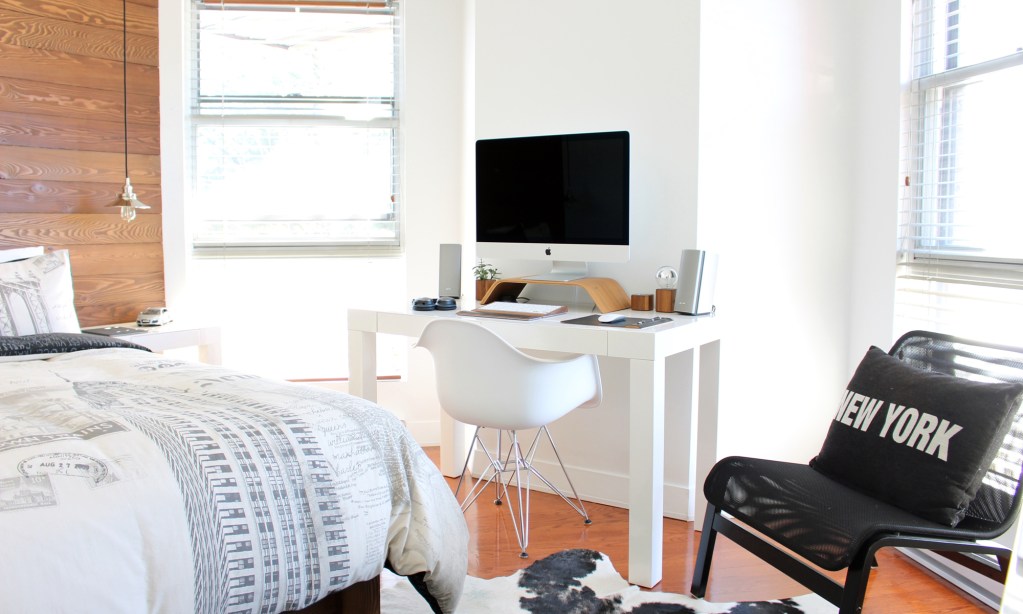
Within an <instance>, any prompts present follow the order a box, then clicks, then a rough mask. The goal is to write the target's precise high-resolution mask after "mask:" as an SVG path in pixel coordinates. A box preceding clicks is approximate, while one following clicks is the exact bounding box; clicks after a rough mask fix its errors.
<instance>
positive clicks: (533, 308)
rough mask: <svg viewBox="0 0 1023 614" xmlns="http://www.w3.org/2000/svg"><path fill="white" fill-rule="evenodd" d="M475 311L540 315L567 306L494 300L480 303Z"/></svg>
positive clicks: (565, 309)
mask: <svg viewBox="0 0 1023 614" xmlns="http://www.w3.org/2000/svg"><path fill="white" fill-rule="evenodd" d="M473 311H475V312H476V313H483V314H485V313H488V312H493V313H512V314H522V315H523V316H527V315H540V316H546V315H551V314H554V313H564V312H565V311H567V308H566V307H564V306H563V305H541V304H539V303H506V302H501V301H498V302H494V303H487V304H486V305H480V306H479V307H477V308H476V309H474V310H473Z"/></svg>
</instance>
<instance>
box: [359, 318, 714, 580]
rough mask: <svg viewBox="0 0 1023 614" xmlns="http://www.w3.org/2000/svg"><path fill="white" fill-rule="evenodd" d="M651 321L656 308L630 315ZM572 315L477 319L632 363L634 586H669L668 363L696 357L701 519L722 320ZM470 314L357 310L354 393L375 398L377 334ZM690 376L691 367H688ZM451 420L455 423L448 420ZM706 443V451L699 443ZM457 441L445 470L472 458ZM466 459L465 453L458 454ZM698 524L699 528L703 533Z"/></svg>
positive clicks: (512, 337)
mask: <svg viewBox="0 0 1023 614" xmlns="http://www.w3.org/2000/svg"><path fill="white" fill-rule="evenodd" d="M622 313H623V314H625V315H627V316H632V317H646V318H649V317H652V316H654V315H658V314H655V313H653V312H636V313H632V312H629V311H624V312H622ZM580 315H585V314H579V313H569V314H565V315H562V316H556V317H553V318H544V319H542V320H532V321H515V320H502V319H497V318H473V320H474V321H476V322H479V323H480V324H483V325H484V326H486V327H487V328H489V329H491V330H493V331H495V332H497V333H498V334H500V335H501V336H503V337H504V338H505V339H507V340H508V341H509V342H510V343H512V344H513V345H515V346H516V347H520V348H525V349H536V350H552V351H560V352H575V353H580V354H595V355H598V356H614V357H619V358H626V359H628V361H629V581H630V582H632V583H633V584H638V585H640V586H646V587H652V586H654V585H655V584H657V583H658V582H660V581H661V575H662V562H663V556H662V551H663V545H664V526H663V516H664V408H665V391H664V390H665V377H666V373H665V360H666V359H667V358H668V357H669V356H672V355H675V354H680V353H683V352H695V354H696V355H695V356H693V360H692V362H691V364H692V365H693V372H691V373H672V374H671V375H672V377H679V378H683V381H686V380H689V383H690V389H691V390H692V393H693V400H694V403H695V405H694V408H695V410H694V411H692V412H690V413H691V415H692V423H691V425H690V434H689V458H690V462H689V514H690V519H691V520H696V521H700V520H701V519H702V518H703V515H704V512H705V511H706V506H707V502H706V499H705V498H704V496H703V481H704V479H705V478H706V476H707V473H708V472H709V471H710V468H711V466H712V465H713V464H714V462H715V461H716V460H717V409H718V369H719V359H720V333H719V329H720V322H719V321H718V320H717V319H716V318H714V317H709V316H702V317H687V316H682V315H678V314H668V315H670V316H671V317H673V318H674V322H672V323H670V324H662V325H658V326H654V327H650V328H645V329H626V328H613V327H598V326H579V325H574V324H562V323H561V322H560V320H563V319H571V318H573V317H579V316H580ZM438 317H455V318H457V317H464V316H457V315H454V313H453V312H450V311H449V312H413V311H406V312H386V311H369V310H360V309H351V310H349V311H348V360H349V369H350V371H351V381H350V383H349V390H350V392H351V393H352V394H354V395H357V396H361V397H363V398H366V399H369V400H372V401H376V398H377V388H376V375H377V374H376V335H377V333H385V334H394V335H404V336H407V337H413V338H418V337H419V335H420V334H421V333H422V331H423V328H424V327H425V326H426V324H427V323H428V322H429V321H430V320H431V319H433V318H438ZM680 370H685V369H680ZM448 420H450V418H448ZM697 442H699V446H697ZM451 444H452V442H451V441H447V440H445V441H442V442H441V470H442V471H443V472H444V473H445V475H457V474H458V471H459V469H461V466H462V462H463V461H464V457H454V456H452V452H454V450H453V448H454V447H455V446H452V445H451ZM458 456H461V455H458ZM698 528H699V527H698Z"/></svg>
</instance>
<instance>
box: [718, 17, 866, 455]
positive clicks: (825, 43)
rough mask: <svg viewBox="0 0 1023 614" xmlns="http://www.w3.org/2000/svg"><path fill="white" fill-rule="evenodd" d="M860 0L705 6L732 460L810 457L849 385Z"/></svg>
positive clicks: (724, 404) (724, 439)
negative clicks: (854, 63)
mask: <svg viewBox="0 0 1023 614" xmlns="http://www.w3.org/2000/svg"><path fill="white" fill-rule="evenodd" d="M847 5H849V3H844V2H820V1H819V0H777V1H775V2H770V3H762V2H753V1H750V0H725V1H715V2H705V3H703V6H702V15H701V17H702V19H701V31H700V32H701V39H702V41H703V44H702V45H701V49H700V52H701V59H700V208H699V235H700V239H701V241H702V242H703V244H704V245H705V246H706V249H710V250H713V251H717V252H719V253H720V254H721V259H722V263H721V271H720V273H719V282H718V283H719V285H718V293H717V300H718V304H719V305H720V307H719V310H718V313H719V316H720V317H722V318H723V319H724V320H725V321H726V322H727V325H728V331H727V337H726V338H725V340H724V342H723V345H722V362H723V364H722V374H723V375H722V390H721V419H720V424H721V430H720V439H719V452H720V454H721V455H728V454H745V455H751V456H766V457H770V458H779V459H784V460H793V461H802V462H805V461H807V460H809V459H810V457H811V456H812V455H813V454H814V453H815V452H816V451H817V450H818V449H819V448H820V443H821V441H823V437H824V434H825V432H826V430H827V427H828V421H829V420H830V418H831V416H832V415H833V413H834V407H835V403H837V400H838V398H839V393H840V391H841V390H843V389H844V384H845V383H846V381H847V380H848V373H847V372H846V355H847V343H848V335H847V329H848V327H849V321H850V315H851V310H850V307H849V300H850V296H851V290H850V287H849V283H850V276H851V270H852V255H851V249H852V240H851V236H850V230H849V229H850V226H851V223H852V218H853V216H852V206H853V199H852V195H851V188H852V186H853V185H854V183H855V179H854V176H853V168H854V166H855V164H854V156H853V154H852V152H851V150H850V142H851V140H852V130H853V126H852V124H851V122H852V119H853V118H854V116H853V110H854V108H855V105H854V103H853V101H852V100H851V99H850V97H851V96H852V95H853V94H854V93H855V88H853V87H852V85H853V84H852V83H851V77H852V74H853V73H852V67H851V65H850V64H851V57H850V55H851V54H852V53H853V50H854V46H855V41H856V36H857V31H856V29H855V28H854V27H850V26H851V24H850V21H849V14H848V13H849V12H851V10H852V9H851V8H848V9H847Z"/></svg>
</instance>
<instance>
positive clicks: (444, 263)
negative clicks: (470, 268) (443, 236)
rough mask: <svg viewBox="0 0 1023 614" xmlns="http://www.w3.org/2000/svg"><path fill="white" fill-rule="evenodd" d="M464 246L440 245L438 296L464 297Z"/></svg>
mask: <svg viewBox="0 0 1023 614" xmlns="http://www.w3.org/2000/svg"><path fill="white" fill-rule="evenodd" d="M461 271H462V246H461V245H459V244H458V243H441V244H440V283H439V289H438V290H437V296H449V297H452V298H456V299H457V298H460V297H461V296H462V273H461Z"/></svg>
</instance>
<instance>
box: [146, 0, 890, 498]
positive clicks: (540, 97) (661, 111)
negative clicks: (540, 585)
mask: <svg viewBox="0 0 1023 614" xmlns="http://www.w3.org/2000/svg"><path fill="white" fill-rule="evenodd" d="M897 4H899V3H892V2H889V1H887V0H865V1H864V2H857V3H848V2H843V1H841V0H776V1H774V2H771V3H761V2H755V1H754V0H714V1H711V2H701V1H700V0H653V1H652V2H645V3H643V5H642V10H637V7H636V6H633V5H631V4H629V3H622V2H620V1H618V0H519V1H517V2H514V3H510V2H505V1H502V0H432V1H431V2H430V3H420V2H406V3H404V5H403V7H404V9H403V10H404V12H405V20H404V25H403V27H404V28H405V32H406V40H407V45H406V64H405V67H406V70H405V88H404V97H403V100H404V109H403V111H404V117H403V122H404V129H403V145H404V163H405V165H404V168H405V185H404V190H403V194H404V203H403V204H404V212H405V219H404V225H405V226H404V228H405V232H406V235H405V236H406V246H407V267H406V274H407V276H406V280H407V281H405V282H404V284H403V285H404V296H400V298H398V299H389V300H393V301H394V302H395V304H394V305H393V307H394V308H403V307H404V306H405V304H404V301H407V300H409V299H411V298H413V297H416V296H433V295H435V294H436V289H437V250H438V245H439V244H440V243H446V242H453V243H462V244H463V245H464V246H465V252H464V256H463V268H464V269H465V277H464V280H463V288H464V290H465V291H464V292H463V294H464V295H465V296H467V297H468V298H469V299H470V300H471V298H472V290H471V288H470V287H469V285H468V284H469V281H470V280H469V276H468V270H469V266H470V265H471V262H472V256H473V254H472V249H471V243H470V241H469V233H468V229H469V228H471V213H470V207H469V205H470V203H471V194H472V187H473V186H472V182H471V172H469V169H471V159H470V158H469V156H470V154H471V149H472V143H473V142H474V140H475V139H476V138H487V137H496V136H508V135H521V134H540V133H553V132H575V131H579V132H582V131H593V130H619V129H625V130H629V131H630V132H631V133H632V202H633V207H634V211H633V216H632V227H633V233H632V234H633V239H634V241H633V256H632V260H631V261H630V262H629V263H627V264H621V265H594V266H593V267H592V268H591V273H592V274H595V275H602V276H609V277H613V278H615V279H618V280H619V281H620V282H621V283H622V285H623V286H624V287H625V289H626V291H627V292H630V293H638V292H650V291H652V289H653V286H654V281H653V274H654V271H656V269H657V268H658V267H659V266H661V265H663V264H675V263H677V261H678V257H679V254H680V252H681V250H682V249H683V248H687V247H697V248H702V249H711V250H714V251H717V252H719V253H720V255H721V258H722V263H721V270H720V273H719V289H718V296H717V301H716V302H717V304H718V306H719V313H720V317H721V318H722V319H723V320H724V321H725V322H726V324H727V326H728V329H727V336H726V339H725V342H724V345H723V352H722V353H723V378H722V395H721V399H722V419H721V422H720V428H721V436H720V441H719V449H720V451H721V453H722V454H730V453H743V454H757V455H764V456H771V457H775V458H788V459H792V460H799V461H805V460H807V459H808V458H809V457H810V456H811V455H812V454H813V453H814V452H816V450H817V449H818V448H819V446H820V442H821V440H822V439H823V436H824V433H825V432H826V429H827V423H828V420H829V419H830V416H831V413H832V410H833V408H834V404H835V403H836V402H837V399H838V396H839V393H840V391H841V390H842V389H843V388H844V385H845V383H846V381H847V380H848V377H849V374H850V370H851V363H850V361H854V360H856V359H858V357H859V355H861V354H862V352H863V350H864V349H865V344H867V343H877V344H880V345H884V344H886V343H887V342H888V341H889V340H890V337H891V307H890V306H891V278H892V267H893V258H894V256H893V249H894V208H895V202H894V197H895V194H894V193H893V192H892V190H891V189H889V188H890V187H891V182H892V180H893V178H894V179H897V141H898V137H897V134H898V87H899V85H898V74H899V73H898V50H899V44H900V37H899V28H900V26H899V22H898V20H899V15H898V12H899V10H900V8H899V7H898V6H896V5H897ZM162 18H163V11H162V12H161V19H162ZM161 26H162V24H161ZM164 43H165V39H164V37H161V45H163V44H164ZM165 117H166V115H165ZM169 208H170V207H168V209H169ZM165 215H166V213H165ZM508 265H509V266H510V267H512V268H511V269H507V270H505V271H504V272H505V273H506V275H512V274H517V273H520V272H529V270H515V269H514V267H521V266H529V265H528V263H527V264H523V263H508ZM364 290H365V291H366V292H370V293H372V292H373V289H372V288H365V289H364ZM397 294H399V295H400V294H401V292H400V291H399V292H398V293H397ZM338 342H339V343H343V339H338ZM399 344H404V345H403V347H407V341H404V340H403V341H400V342H399ZM601 366H602V369H603V371H604V374H605V377H606V382H605V383H606V389H605V392H606V393H607V394H606V401H605V403H604V405H603V406H602V407H600V408H597V409H595V410H590V411H588V412H587V413H585V415H584V414H583V413H582V412H580V415H577V416H575V415H570V416H569V417H568V418H566V420H568V421H569V422H570V424H569V425H568V426H567V427H566V428H564V429H563V430H564V431H565V432H566V433H580V434H581V435H580V436H577V437H571V436H568V437H566V436H561V437H560V438H559V445H561V446H562V447H563V448H564V453H565V454H566V455H569V456H571V457H572V458H573V459H576V460H575V462H574V463H573V464H577V465H581V466H585V467H587V468H589V469H590V470H591V471H592V476H593V478H594V479H595V480H596V479H599V478H600V477H601V476H602V475H604V474H606V475H607V476H610V475H622V474H624V471H625V467H626V462H627V456H626V455H625V451H624V447H623V446H624V439H623V438H622V437H621V436H620V433H622V432H624V431H625V429H626V428H627V421H626V419H625V416H624V409H623V408H624V407H625V404H626V401H625V399H626V396H627V394H626V393H627V389H626V388H625V386H626V383H625V382H624V381H623V378H621V377H620V376H619V375H618V374H617V373H616V371H620V370H621V367H623V365H621V364H615V363H614V361H608V362H605V363H602V365H601ZM669 392H672V391H669ZM674 392H681V391H677V390H676V391H674ZM678 396H685V395H684V394H679V395H678ZM380 400H381V403H382V404H383V405H385V406H388V407H391V408H392V409H394V410H395V411H396V413H398V414H400V415H401V416H402V417H403V418H405V419H406V421H407V422H408V423H409V425H410V426H411V427H412V428H413V432H414V433H415V434H416V436H417V438H418V439H419V440H420V441H421V442H422V443H424V444H427V445H428V444H433V443H436V442H437V441H438V440H439V427H438V418H439V410H438V408H437V406H436V401H435V395H434V393H433V387H432V367H431V364H430V361H429V358H428V356H427V355H426V354H425V352H421V351H419V350H413V351H411V352H409V375H408V379H407V380H406V381H404V382H401V383H385V384H383V385H382V386H381V391H380ZM686 410H687V408H686V407H685V406H684V404H680V405H679V406H678V407H675V408H672V411H671V412H670V415H669V418H668V422H667V425H666V430H667V436H669V437H674V436H678V437H682V438H685V437H686V436H687V434H686V433H685V432H684V431H683V430H682V426H681V425H684V424H685V421H684V420H685V416H680V415H679V414H680V413H681V412H685V411H686ZM675 448H677V446H669V447H668V450H669V454H670V453H671V451H672V450H674V449H675ZM595 450H599V451H600V452H599V453H595V452H594V451H595ZM679 456H681V455H679ZM668 460H669V463H671V467H669V469H668V472H667V475H666V477H667V480H668V481H669V482H673V483H674V486H675V487H678V488H681V489H684V488H685V487H687V486H688V485H687V484H684V483H681V482H680V478H679V476H683V475H685V466H684V459H681V458H673V457H671V456H669V459H668ZM580 482H583V484H580ZM611 482H612V483H613V480H611ZM617 484H619V485H620V483H617ZM577 486H580V487H581V490H584V491H585V490H586V489H587V484H586V481H585V480H579V481H577ZM670 505H671V499H669V506H670Z"/></svg>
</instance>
